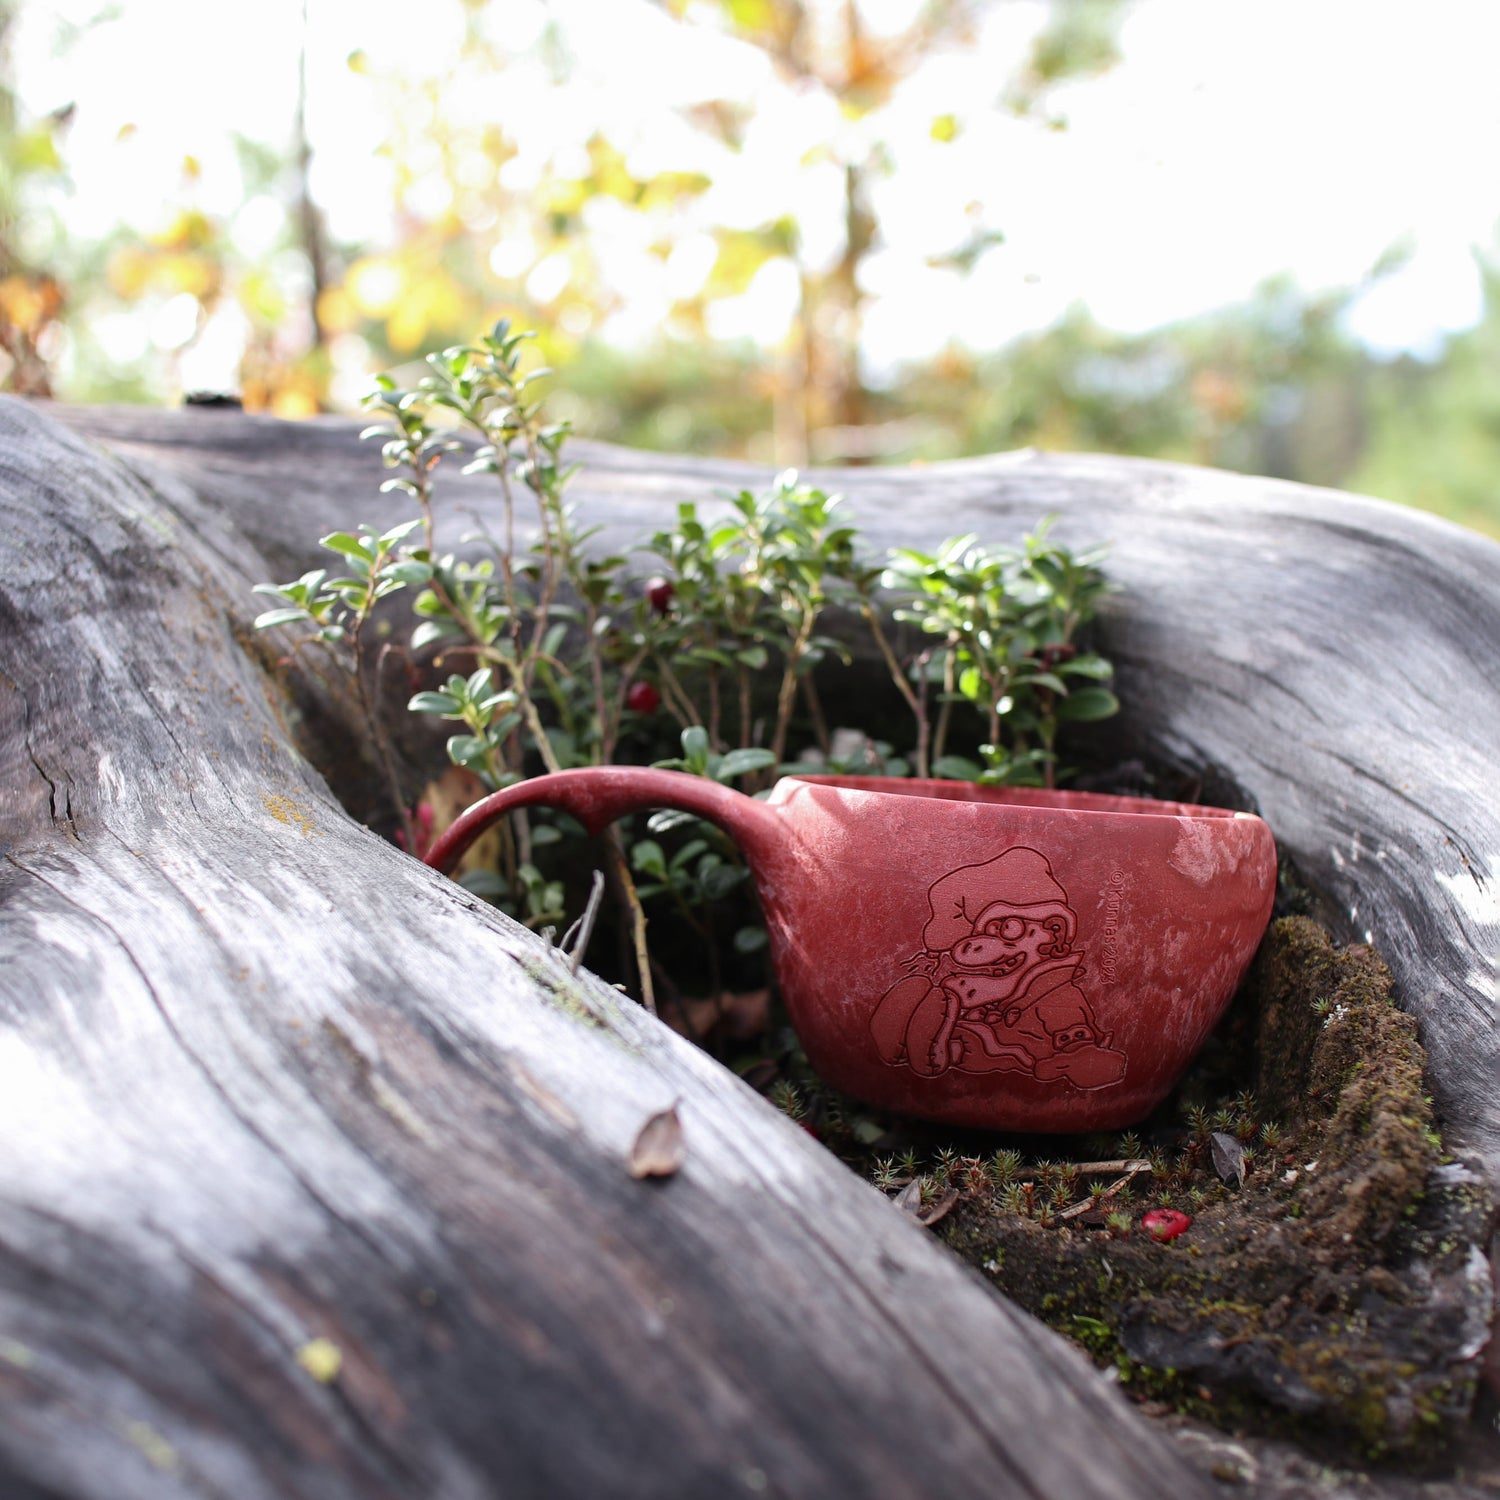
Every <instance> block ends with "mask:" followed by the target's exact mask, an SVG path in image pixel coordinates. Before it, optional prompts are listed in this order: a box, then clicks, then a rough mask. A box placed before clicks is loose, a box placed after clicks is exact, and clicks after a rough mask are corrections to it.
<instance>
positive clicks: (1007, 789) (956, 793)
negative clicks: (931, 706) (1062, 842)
mask: <svg viewBox="0 0 1500 1500" xmlns="http://www.w3.org/2000/svg"><path fill="white" fill-rule="evenodd" d="M798 782H801V783H804V784H806V785H808V786H821V787H829V788H831V789H833V790H835V791H851V792H860V793H864V794H867V795H870V796H874V797H887V798H895V797H926V798H928V799H930V800H932V801H936V802H961V803H969V804H979V805H981V806H988V807H1025V808H1034V809H1038V810H1041V811H1053V812H1071V813H1082V814H1085V815H1086V816H1090V817H1099V816H1111V817H1121V818H1140V819H1147V818H1163V817H1168V818H1202V819H1205V820H1212V821H1213V822H1216V823H1218V822H1227V821H1231V820H1233V819H1235V818H1243V819H1257V821H1258V817H1257V814H1255V813H1252V812H1242V811H1240V810H1238V809H1235V808H1230V807H1211V806H1209V805H1207V804H1205V803H1197V802H1172V801H1166V800H1162V799H1158V798H1155V797H1129V796H1123V795H1117V794H1115V793H1112V792H1082V791H1073V790H1070V789H1068V788H1056V789H1052V788H1047V787H1029V786H981V785H979V784H978V783H977V782H972V781H954V780H945V779H944V778H941V777H936V776H930V777H925V778H919V777H905V776H841V775H838V774H835V773H823V772H815V773H809V774H807V775H803V774H801V773H797V774H794V775H790V776H783V777H782V778H781V780H780V781H779V782H777V784H776V788H777V789H779V788H781V787H783V786H790V785H795V784H796V783H798ZM773 790H774V789H773ZM777 800H778V801H779V800H782V799H780V798H778V799H777Z"/></svg>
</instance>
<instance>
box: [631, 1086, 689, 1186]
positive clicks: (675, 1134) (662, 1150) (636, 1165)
mask: <svg viewBox="0 0 1500 1500" xmlns="http://www.w3.org/2000/svg"><path fill="white" fill-rule="evenodd" d="M686 1155H687V1142H686V1140H685V1139H684V1138H683V1134H682V1117H681V1116H680V1115H679V1114H678V1113H677V1106H676V1105H675V1104H673V1105H670V1106H669V1107H668V1108H666V1109H663V1110H659V1111H658V1112H657V1113H656V1114H654V1115H652V1116H651V1118H650V1119H649V1120H647V1121H646V1123H645V1124H644V1125H642V1126H641V1131H640V1134H639V1135H638V1136H636V1138H635V1145H633V1146H632V1147H631V1148H630V1163H629V1166H630V1175H631V1176H632V1177H637V1178H640V1177H671V1176H672V1175H673V1174H674V1173H675V1172H676V1171H677V1169H678V1168H679V1167H680V1166H681V1165H682V1162H683V1158H684V1157H685V1156H686Z"/></svg>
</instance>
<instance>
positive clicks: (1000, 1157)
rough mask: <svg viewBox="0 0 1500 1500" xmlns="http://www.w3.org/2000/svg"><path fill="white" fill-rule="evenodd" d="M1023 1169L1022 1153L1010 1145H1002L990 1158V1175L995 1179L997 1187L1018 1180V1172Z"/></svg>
mask: <svg viewBox="0 0 1500 1500" xmlns="http://www.w3.org/2000/svg"><path fill="white" fill-rule="evenodd" d="M1020 1170H1021V1153H1020V1152H1019V1151H1014V1150H1012V1149H1010V1148H1009V1147H1002V1148H1001V1149H1000V1150H999V1151H997V1152H996V1153H995V1154H994V1155H993V1156H992V1157H991V1158H990V1176H991V1177H992V1178H993V1179H994V1183H995V1186H996V1187H997V1188H1003V1187H1006V1186H1007V1185H1008V1184H1010V1183H1012V1182H1014V1181H1015V1180H1016V1174H1017V1173H1018V1172H1019V1171H1020Z"/></svg>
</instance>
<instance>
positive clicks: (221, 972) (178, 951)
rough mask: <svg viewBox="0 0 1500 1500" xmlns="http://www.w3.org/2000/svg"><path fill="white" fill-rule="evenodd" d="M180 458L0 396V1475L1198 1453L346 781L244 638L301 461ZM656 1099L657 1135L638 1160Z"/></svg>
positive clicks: (501, 1482) (548, 1485)
mask: <svg viewBox="0 0 1500 1500" xmlns="http://www.w3.org/2000/svg"><path fill="white" fill-rule="evenodd" d="M72 420H73V421H74V422H75V423H78V424H86V423H87V422H88V420H89V414H87V413H82V414H78V413H75V414H73V415H72ZM192 420H195V419H189V423H191V421H192ZM219 431H220V432H221V433H224V434H226V435H227V434H228V433H229V429H227V428H220V429H219ZM184 434H185V436H188V442H187V444H186V446H185V447H184V448H183V449H182V450H180V451H179V457H181V456H182V454H190V453H191V449H192V443H193V439H192V437H191V436H190V435H189V434H190V426H189V427H187V428H184ZM314 435H315V436H316V437H318V438H319V439H323V438H328V437H331V438H333V439H335V440H336V447H337V448H338V450H339V451H341V452H343V453H344V454H345V455H346V461H347V460H353V459H357V457H358V453H359V450H358V449H357V448H356V447H355V445H354V439H353V435H352V430H351V429H350V428H349V427H347V426H345V425H342V424H341V425H338V426H335V427H333V428H331V429H323V430H321V431H320V432H317V433H315V434H314ZM255 436H256V438H257V440H258V441H264V440H265V439H267V438H272V439H279V438H281V437H285V438H287V439H288V440H289V441H290V442H291V443H292V444H293V445H295V444H296V443H297V442H298V441H301V440H302V437H301V434H300V433H299V432H298V431H297V430H296V429H283V428H279V427H278V428H266V427H264V426H263V425H262V426H260V427H259V429H258V431H257V432H256V434H255ZM114 446H115V452H116V454H119V453H123V452H128V448H127V445H126V444H124V443H117V444H115V445H114ZM273 446H274V443H273ZM210 468H211V466H209V465H205V470H204V475H203V477H202V478H201V480H199V479H194V480H193V481H192V482H187V481H186V480H185V479H184V477H183V476H184V473H185V472H186V471H185V468H184V466H183V465H181V464H178V465H176V466H175V472H173V469H174V466H173V465H161V466H155V467H153V468H152V469H151V471H150V474H149V477H143V476H144V475H145V473H146V471H145V467H144V466H142V470H141V473H137V472H135V471H134V470H133V468H132V466H131V464H129V463H127V462H125V461H122V459H121V458H120V457H118V456H112V455H111V454H109V453H106V452H102V451H100V450H98V449H96V448H92V447H90V446H89V445H87V444H85V443H84V442H82V441H80V440H79V439H78V438H77V437H75V436H73V435H71V434H69V433H67V432H65V431H63V430H62V429H61V428H60V427H59V426H58V425H57V424H56V422H55V421H54V420H53V418H52V416H51V415H49V414H48V413H47V412H46V411H45V410H44V409H41V408H33V407H27V406H23V405H19V404H17V403H14V402H7V403H4V404H3V405H0V515H3V531H0V537H3V539H4V541H3V546H4V551H5V557H4V563H3V569H0V579H3V586H0V684H3V693H4V699H3V702H4V711H3V715H0V730H3V740H0V786H3V787H4V804H3V809H4V810H3V815H0V847H3V849H4V853H5V859H4V862H3V865H0V1139H3V1140H4V1141H5V1142H6V1144H7V1147H8V1150H7V1153H6V1155H7V1169H6V1172H5V1175H4V1180H3V1183H0V1389H3V1392H4V1397H5V1406H4V1411H3V1414H0V1493H4V1494H5V1495H7V1496H12V1495H15V1496H48V1497H57V1496H67V1497H70V1500H71V1497H96V1496H97V1497H108V1500H131V1497H142V1500H145V1497H150V1500H164V1497H176V1496H194V1497H199V1496H233V1497H234V1500H261V1497H265V1500H273V1497H274V1500H288V1497H303V1496H306V1497H324V1496H340V1497H344V1496H349V1497H354V1496H358V1497H386V1496H389V1497H393V1500H394V1497H402V1500H408V1497H412V1496H416V1495H423V1496H429V1495H430V1496H443V1497H448V1496H452V1497H467V1496H476V1495H488V1494H496V1495H500V1494H503V1495H507V1496H510V1495H535V1496H547V1497H552V1496H573V1495H577V1496H595V1495H609V1496H642V1497H661V1496H674V1495H675V1496H685V1497H697V1496H703V1495H721V1494H722V1495H733V1494H740V1493H744V1494H748V1495H756V1494H768V1495H787V1496H812V1495H839V1496H846V1495H847V1496H861V1495H872V1496H873V1495H879V1496H902V1495H909V1496H914V1497H915V1496H928V1495H933V1494H942V1495H944V1496H963V1495H975V1496H978V1495H992V1494H995V1493H1010V1492H1014V1493H1024V1494H1037V1495H1042V1494H1046V1495H1067V1496H1070V1497H1072V1496H1100V1497H1104V1496H1109V1497H1134V1496H1143V1495H1147V1494H1152V1495H1154V1494H1157V1493H1159V1492H1160V1489H1161V1487H1162V1485H1163V1484H1166V1485H1168V1486H1170V1488H1171V1489H1172V1492H1173V1493H1174V1494H1177V1495H1181V1496H1194V1495H1200V1494H1203V1493H1205V1481H1203V1480H1201V1479H1200V1478H1199V1477H1197V1476H1196V1474H1195V1473H1194V1472H1193V1471H1191V1470H1190V1469H1189V1468H1188V1467H1187V1466H1186V1465H1185V1464H1184V1463H1183V1461H1182V1460H1181V1459H1180V1458H1179V1457H1178V1456H1177V1455H1176V1454H1175V1453H1174V1451H1173V1450H1172V1449H1171V1448H1170V1447H1169V1445H1168V1444H1167V1443H1166V1441H1165V1439H1163V1438H1162V1437H1161V1436H1160V1435H1159V1434H1156V1433H1154V1432H1152V1431H1151V1430H1150V1429H1149V1428H1148V1427H1147V1426H1146V1425H1145V1424H1144V1423H1143V1422H1142V1421H1141V1420H1140V1419H1139V1418H1138V1417H1137V1416H1135V1415H1134V1414H1133V1413H1132V1412H1131V1411H1130V1409H1129V1408H1127V1407H1126V1405H1125V1404H1124V1402H1123V1401H1121V1400H1120V1399H1119V1398H1118V1396H1117V1395H1116V1394H1115V1393H1114V1392H1113V1391H1111V1390H1110V1389H1109V1388H1108V1387H1107V1386H1106V1384H1105V1382H1104V1381H1103V1379H1102V1378H1101V1377H1100V1376H1099V1375H1098V1374H1097V1373H1096V1372H1095V1371H1094V1370H1093V1369H1092V1368H1091V1367H1090V1366H1089V1365H1088V1364H1087V1363H1086V1361H1084V1360H1083V1359H1082V1358H1081V1357H1080V1356H1079V1355H1078V1354H1077V1353H1075V1352H1074V1351H1073V1350H1071V1349H1069V1348H1068V1347H1066V1346H1065V1345H1064V1344H1063V1343H1062V1341H1060V1340H1059V1339H1057V1338H1056V1337H1055V1336H1054V1335H1052V1334H1051V1333H1049V1332H1048V1331H1046V1330H1045V1329H1043V1328H1042V1327H1041V1326H1040V1325H1038V1324H1036V1323H1034V1322H1032V1321H1031V1320H1030V1319H1028V1318H1027V1317H1025V1316H1024V1315H1023V1314H1021V1313H1019V1312H1018V1311H1016V1310H1015V1309H1013V1308H1012V1307H1010V1306H1009V1305H1008V1304H1006V1303H1004V1302H1003V1301H1002V1300H1001V1299H999V1298H998V1297H996V1296H995V1295H993V1294H992V1293H991V1292H990V1290H989V1289H988V1288H987V1287H986V1286H984V1285H983V1283H982V1281H981V1280H980V1279H979V1278H978V1277H977V1276H976V1275H975V1274H974V1273H972V1272H969V1271H968V1270H966V1269H964V1268H963V1267H961V1266H960V1265H958V1264H957V1263H956V1262H955V1261H954V1260H953V1259H952V1258H951V1257H949V1256H948V1255H947V1253H946V1252H945V1251H943V1250H942V1249H941V1248H940V1247H938V1246H936V1245H935V1244H933V1243H931V1242H930V1240H929V1239H928V1238H927V1237H926V1235H925V1232H924V1231H922V1230H921V1229H919V1228H918V1227H916V1226H915V1225H914V1224H913V1223H911V1222H910V1221H909V1220H907V1219H905V1218H904V1217H903V1215H902V1214H901V1213H900V1212H899V1211H897V1210H896V1209H895V1208H893V1207H892V1205H891V1204H889V1203H888V1202H887V1201H885V1200H884V1199H883V1198H882V1197H881V1196H880V1195H879V1194H877V1193H875V1192H873V1191H872V1190H871V1189H870V1188H869V1187H868V1186H866V1185H865V1184H864V1183H862V1182H859V1181H858V1180H857V1179H855V1178H854V1177H853V1176H851V1175H850V1174H849V1173H847V1172H846V1171H845V1170H844V1169H843V1168H842V1167H841V1166H840V1165H839V1164H838V1163H837V1162H836V1161H835V1160H834V1159H833V1158H832V1157H830V1156H829V1155H828V1154H827V1153H825V1152H824V1151H822V1150H821V1148H819V1147H817V1146H816V1145H815V1144H814V1143H813V1142H812V1141H811V1140H810V1139H809V1138H808V1137H807V1136H806V1134H805V1133H804V1132H802V1131H801V1130H799V1129H798V1128H797V1127H796V1126H795V1125H793V1124H792V1123H791V1122H790V1121H788V1120H786V1119H785V1118H784V1117H782V1116H780V1115H778V1114H777V1112H776V1111H774V1110H773V1109H771V1108H770V1107H769V1106H768V1105H766V1104H765V1103H764V1102H763V1101H761V1100H760V1099H759V1098H758V1097H756V1096H755V1095H754V1094H753V1093H752V1092H751V1091H750V1090H749V1089H748V1088H746V1087H745V1086H744V1085H743V1084H741V1083H740V1082H739V1081H738V1080H737V1079H735V1078H734V1077H733V1076H732V1075H731V1074H729V1073H728V1072H727V1071H725V1070H723V1069H722V1068H720V1067H718V1066H717V1065H716V1064H714V1063H712V1062H711V1061H709V1060H708V1059H707V1058H706V1057H705V1056H703V1055H702V1054H700V1053H698V1052H697V1051H696V1050H695V1049H693V1048H692V1047H690V1046H688V1045H687V1044H686V1043H684V1042H682V1041H681V1040H679V1039H678V1038H676V1037H675V1036H673V1035H672V1034H671V1033H670V1032H668V1031H667V1030H666V1029H665V1028H664V1027H662V1026H660V1025H658V1024H657V1023H655V1022H654V1021H652V1020H651V1018H650V1017H648V1016H646V1015H644V1014H643V1013H641V1012H639V1011H638V1010H636V1009H635V1008H633V1007H631V1006H630V1005H628V1004H627V1003H626V1002H625V1001H623V1000H622V999H621V997H620V996H619V995H617V994H616V993H615V992H613V991H612V990H610V989H609V988H608V987H607V986H605V985H603V984H602V983H600V982H598V981H597V980H593V979H592V978H591V977H590V976H588V975H587V974H586V973H580V974H578V975H576V976H575V975H574V974H573V973H572V972H571V970H570V967H569V965H568V964H567V963H566V962H565V961H564V960H562V959H561V957H560V956H559V955H558V954H557V953H556V951H555V950H553V949H551V948H549V947H548V946H547V945H546V944H545V943H543V942H542V940H540V939H539V938H536V937H534V936H533V935H531V934H529V933H526V932H524V931H523V930H521V929H519V928H518V927H516V926H515V925H514V924H513V923H511V922H509V921H508V920H506V919H504V918H503V917H501V916H499V915H498V914H497V913H496V912H494V911H493V910H492V909H490V908H487V907H485V906H483V905H482V904H481V903H479V902H477V901H475V900H474V899H473V898H471V897H470V896H469V895H468V894H467V893H466V892H465V891H463V890H462V889H461V888H460V887H458V886H456V885H453V884H452V883H450V882H448V881H446V880H443V879H442V878H440V877H438V876H436V875H434V874H433V873H432V872H431V871H429V870H427V869H426V868H425V867H423V866H421V865H419V864H418V863H417V862H415V861H414V860H412V859H410V858H408V857H407V856H405V855H403V854H402V853H401V852H400V851H399V850H397V849H396V848H394V847H393V846H392V845H390V844H388V843H386V842H385V841H383V840H382V839H379V838H377V837H375V836H374V835H373V834H371V833H370V832H368V831H367V830H366V829H365V828H363V827H361V826H360V825H359V824H358V823H357V822H355V821H354V820H353V819H351V818H350V817H349V816H348V815H347V814H345V813H344V811H343V810H342V809H341V808H340V807H339V805H338V804H337V803H336V802H335V801H334V799H333V798H332V796H331V795H330V793H329V791H328V788H327V786H326V785H325V784H324V783H323V781H322V780H321V779H320V778H319V777H318V776H317V775H316V773H315V772H313V771H312V770H311V768H310V767H309V765H308V763H307V762H306V761H305V760H304V759H303V758H302V757H301V756H300V755H299V754H298V753H297V752H296V750H295V749H294V748H293V744H292V737H291V732H290V730H289V728H288V726H287V724H286V723H285V722H284V720H283V717H282V701H281V694H280V692H279V690H278V689H277V688H275V687H274V686H273V685H272V683H271V681H270V679H269V677H268V676H267V674H266V672H265V670H264V668H263V665H262V658H261V656H260V655H259V654H258V653H256V652H255V651H254V650H247V648H246V641H245V636H244V633H243V631H244V626H245V622H246V620H247V618H248V617H249V616H250V614H251V613H252V612H253V611H254V608H255V603H254V600H253V599H252V598H251V596H250V595H249V593H248V587H249V584H250V582H251V581H252V579H255V578H257V577H270V576H275V574H276V572H277V571H278V570H280V569H282V565H283V564H284V562H285V561H286V559H287V557H288V556H289V555H290V552H291V551H292V550H294V549H292V548H290V547H288V545H287V544H286V542H285V541H284V538H285V537H301V536H303V535H306V534H308V533H310V532H312V533H315V531H316V517H315V516H311V515H309V514H307V511H308V509H309V508H310V507H309V505H308V501H309V491H308V490H307V489H305V488H303V489H297V488H281V487H279V486H278V485H276V484H275V482H274V478H272V477H270V476H268V477H267V478H266V479H265V480H261V479H260V478H258V477H257V475H256V473H255V469H254V460H253V450H252V452H251V468H250V471H249V473H248V475H245V476H242V477H240V478H236V477H234V476H229V477H226V476H225V474H224V473H223V472H222V471H219V472H209V470H210ZM314 479H315V473H314V471H313V470H312V469H309V470H307V471H306V472H305V475H304V483H305V484H306V483H311V482H313V481H314ZM277 508H280V512H281V514H280V519H279V521H278V520H276V518H275V511H276V509H277ZM261 527H263V528H264V530H263V531H258V530H257V528H261ZM262 536H265V537H268V538H270V539H271V541H272V542H274V541H275V540H276V539H277V538H278V537H279V538H282V539H283V540H282V541H281V544H280V545H281V547H282V551H281V553H280V554H278V555H276V556H267V555H266V554H267V553H271V552H273V550H274V548H273V547H272V546H270V545H268V546H267V547H265V548H264V549H262V548H261V546H260V542H261V539H262ZM670 1107H675V1109H676V1110H677V1113H678V1116H679V1118H680V1121H681V1125H682V1129H683V1133H684V1140H685V1144H686V1159H685V1161H684V1164H683V1165H682V1167H681V1169H680V1170H679V1171H677V1172H676V1173H675V1174H673V1175H671V1176H670V1177H667V1178H664V1179H661V1180H654V1181H652V1180H638V1179H637V1178H636V1177H634V1176H633V1175H632V1174H631V1171H630V1159H631V1152H632V1147H633V1144H634V1142H635V1140H636V1137H637V1134H638V1132H639V1131H640V1130H641V1127H642V1125H643V1123H644V1122H645V1121H646V1120H648V1119H649V1118H650V1117H652V1116H653V1115H655V1114H658V1113H659V1112H661V1111H663V1110H664V1109H667V1108H670Z"/></svg>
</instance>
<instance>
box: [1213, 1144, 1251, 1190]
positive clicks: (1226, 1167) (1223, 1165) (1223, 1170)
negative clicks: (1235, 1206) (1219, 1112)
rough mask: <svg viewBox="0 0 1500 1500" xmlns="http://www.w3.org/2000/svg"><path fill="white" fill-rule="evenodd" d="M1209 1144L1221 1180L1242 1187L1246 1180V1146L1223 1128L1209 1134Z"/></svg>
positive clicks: (1215, 1168)
mask: <svg viewBox="0 0 1500 1500" xmlns="http://www.w3.org/2000/svg"><path fill="white" fill-rule="evenodd" d="M1208 1145H1209V1151H1210V1153H1211V1154H1212V1156H1213V1159H1214V1171H1215V1172H1217V1173H1218V1174H1219V1180H1220V1181H1221V1182H1230V1183H1233V1184H1234V1186H1235V1187H1241V1186H1242V1185H1243V1184H1244V1181H1245V1148H1244V1147H1243V1146H1242V1145H1240V1143H1239V1142H1238V1141H1237V1140H1235V1138H1234V1137H1233V1136H1232V1135H1226V1134H1225V1133H1224V1132H1223V1131H1222V1130H1216V1131H1214V1133H1213V1134H1212V1135H1211V1136H1209V1138H1208Z"/></svg>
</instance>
